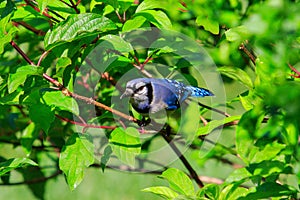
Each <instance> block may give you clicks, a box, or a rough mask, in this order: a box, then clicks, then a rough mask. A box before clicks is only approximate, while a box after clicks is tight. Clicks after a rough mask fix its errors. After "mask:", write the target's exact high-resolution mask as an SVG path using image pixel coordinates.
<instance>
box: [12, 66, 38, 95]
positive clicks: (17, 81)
mask: <svg viewBox="0 0 300 200" xmlns="http://www.w3.org/2000/svg"><path fill="white" fill-rule="evenodd" d="M42 74H43V68H41V67H37V66H33V65H25V66H21V67H18V68H17V70H16V72H13V73H10V74H9V77H8V92H9V93H12V92H14V91H15V90H16V89H17V88H18V87H19V86H20V85H22V84H24V83H25V81H26V79H27V77H28V76H31V75H42Z"/></svg>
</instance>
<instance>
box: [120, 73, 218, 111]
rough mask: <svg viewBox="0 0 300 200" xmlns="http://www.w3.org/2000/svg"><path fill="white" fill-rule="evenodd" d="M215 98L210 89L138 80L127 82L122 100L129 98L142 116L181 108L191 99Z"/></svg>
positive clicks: (159, 81)
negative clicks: (181, 105) (182, 104)
mask: <svg viewBox="0 0 300 200" xmlns="http://www.w3.org/2000/svg"><path fill="white" fill-rule="evenodd" d="M205 96H214V94H213V93H212V92H211V91H209V90H208V89H204V88H200V87H195V86H189V85H185V84H183V83H182V82H179V81H176V80H172V79H166V78H137V79H133V80H130V81H128V82H127V84H126V89H125V92H124V93H123V94H122V95H121V96H120V99H123V98H126V97H129V98H130V100H129V102H130V103H131V105H132V107H133V108H134V109H135V110H136V111H137V112H138V113H140V114H142V115H148V114H149V113H150V114H153V113H157V112H159V111H161V110H167V111H172V110H176V109H178V108H180V104H181V103H183V102H184V101H185V100H186V99H187V98H189V97H205Z"/></svg>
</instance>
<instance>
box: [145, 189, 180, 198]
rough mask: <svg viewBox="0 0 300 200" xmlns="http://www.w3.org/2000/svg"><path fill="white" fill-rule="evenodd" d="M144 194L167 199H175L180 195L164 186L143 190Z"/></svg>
mask: <svg viewBox="0 0 300 200" xmlns="http://www.w3.org/2000/svg"><path fill="white" fill-rule="evenodd" d="M142 191H143V192H151V193H153V194H156V195H159V196H161V197H163V198H165V199H175V198H176V197H178V193H176V192H175V191H174V190H172V189H170V188H168V187H164V186H157V187H149V188H145V189H143V190H142Z"/></svg>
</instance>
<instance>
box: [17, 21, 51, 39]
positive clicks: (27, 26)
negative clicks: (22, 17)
mask: <svg viewBox="0 0 300 200" xmlns="http://www.w3.org/2000/svg"><path fill="white" fill-rule="evenodd" d="M13 23H14V24H15V26H17V25H21V26H23V27H24V28H26V29H28V30H30V31H31V32H33V33H35V34H36V35H39V36H44V35H46V33H45V32H44V31H42V30H38V29H36V28H34V27H32V26H30V25H29V24H27V23H26V22H24V21H19V22H16V21H13Z"/></svg>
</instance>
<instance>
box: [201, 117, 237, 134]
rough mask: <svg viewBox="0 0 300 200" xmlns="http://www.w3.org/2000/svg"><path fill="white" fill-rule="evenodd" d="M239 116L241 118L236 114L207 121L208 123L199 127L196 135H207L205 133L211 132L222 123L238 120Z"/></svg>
mask: <svg viewBox="0 0 300 200" xmlns="http://www.w3.org/2000/svg"><path fill="white" fill-rule="evenodd" d="M240 118H241V116H240V115H236V116H230V117H226V118H224V119H221V120H212V121H210V122H208V124H207V125H206V126H203V127H201V128H199V129H198V131H197V134H196V135H197V136H200V135H207V134H209V133H211V132H212V131H213V130H215V129H216V128H220V127H221V126H223V125H224V124H227V123H230V122H233V121H236V120H239V119H240Z"/></svg>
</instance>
